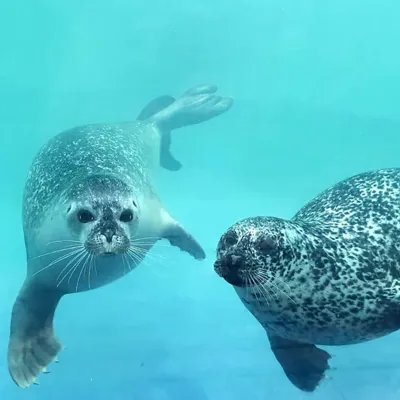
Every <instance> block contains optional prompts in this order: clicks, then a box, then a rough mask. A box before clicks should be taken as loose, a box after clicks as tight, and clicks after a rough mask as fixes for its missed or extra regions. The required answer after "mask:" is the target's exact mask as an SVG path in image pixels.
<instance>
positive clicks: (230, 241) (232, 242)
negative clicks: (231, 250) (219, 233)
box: [225, 232, 237, 247]
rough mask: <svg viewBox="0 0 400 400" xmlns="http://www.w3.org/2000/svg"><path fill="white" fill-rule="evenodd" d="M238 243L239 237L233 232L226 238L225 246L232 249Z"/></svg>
mask: <svg viewBox="0 0 400 400" xmlns="http://www.w3.org/2000/svg"><path fill="white" fill-rule="evenodd" d="M236 243H237V236H236V235H235V234H234V233H233V232H231V233H228V234H227V235H226V236H225V246H227V247H231V246H234V245H235V244H236Z"/></svg>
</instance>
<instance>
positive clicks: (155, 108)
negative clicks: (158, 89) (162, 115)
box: [136, 96, 182, 171]
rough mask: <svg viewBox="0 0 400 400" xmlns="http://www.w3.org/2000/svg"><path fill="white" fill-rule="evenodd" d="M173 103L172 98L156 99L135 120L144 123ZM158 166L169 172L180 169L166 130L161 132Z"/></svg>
mask: <svg viewBox="0 0 400 400" xmlns="http://www.w3.org/2000/svg"><path fill="white" fill-rule="evenodd" d="M174 101H175V99H174V98H173V97H172V96H160V97H157V98H156V99H154V100H152V101H150V103H149V104H147V106H146V107H145V108H144V109H143V110H142V111H141V112H140V114H139V115H138V117H137V118H136V119H137V120H138V121H144V120H146V119H148V118H150V117H152V116H153V115H155V114H157V113H158V112H160V111H161V110H163V109H164V108H167V107H168V106H170V105H171V104H172V103H173V102H174ZM160 164H161V166H162V167H163V168H165V169H168V170H170V171H178V170H179V169H181V167H182V164H181V163H180V162H179V161H178V160H176V159H175V158H174V156H173V155H172V154H171V131H170V130H168V129H163V130H161V146H160Z"/></svg>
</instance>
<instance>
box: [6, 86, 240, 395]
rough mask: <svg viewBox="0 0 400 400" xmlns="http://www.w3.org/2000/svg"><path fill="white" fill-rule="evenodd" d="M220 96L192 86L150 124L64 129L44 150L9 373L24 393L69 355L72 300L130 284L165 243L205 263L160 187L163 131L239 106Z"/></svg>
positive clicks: (26, 209)
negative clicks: (63, 317)
mask: <svg viewBox="0 0 400 400" xmlns="http://www.w3.org/2000/svg"><path fill="white" fill-rule="evenodd" d="M216 91H217V88H216V87H215V86H210V85H201V86H197V87H195V88H192V89H189V90H188V91H187V92H185V93H184V94H183V95H182V96H180V97H179V98H178V99H177V100H174V101H173V102H172V104H170V105H169V106H167V107H166V108H162V107H161V105H160V104H159V106H158V107H157V110H154V112H156V111H159V112H156V114H154V113H153V114H152V115H151V116H150V115H149V114H150V113H149V109H147V119H145V120H144V121H136V122H132V123H131V122H127V123H118V124H92V125H86V126H81V127H77V128H74V129H70V130H67V131H64V132H61V133H59V134H58V135H56V136H55V137H54V138H52V139H51V140H50V141H49V142H48V143H46V144H45V145H44V147H43V148H42V149H41V150H40V151H39V153H38V155H37V156H36V158H35V159H34V161H33V164H32V166H31V169H30V171H29V174H28V177H27V181H26V186H25V191H24V199H23V228H24V235H25V245H26V255H27V273H26V279H25V282H24V284H23V285H22V287H21V290H20V292H19V294H18V296H17V298H16V300H15V303H14V306H13V311H12V317H11V327H10V340H9V345H8V369H9V372H10V375H11V377H12V379H13V380H14V382H15V383H16V384H17V385H18V386H19V387H21V388H26V387H28V386H30V385H31V384H32V383H33V382H35V380H36V379H37V377H38V375H39V374H40V373H41V372H43V371H44V370H45V369H46V367H47V366H48V364H49V363H51V362H52V361H53V360H54V359H55V358H56V356H57V354H58V352H59V351H60V350H61V348H62V345H61V343H60V341H59V340H58V338H57V337H56V336H55V334H54V329H53V317H54V314H55V311H56V307H57V305H58V302H59V301H60V299H61V298H62V297H63V296H64V295H66V294H68V293H75V292H79V291H86V290H93V289H95V288H98V287H101V286H104V285H106V284H109V283H111V282H113V281H115V280H116V279H119V278H121V277H122V276H124V275H126V274H127V273H129V272H130V271H131V270H132V269H134V268H135V267H136V266H138V265H139V264H140V263H141V262H142V261H143V259H144V257H145V256H146V255H147V253H148V251H149V250H150V249H151V248H152V246H153V245H154V244H155V243H156V242H157V241H158V240H162V239H165V240H168V241H169V242H170V244H171V245H173V246H177V247H179V248H180V249H181V250H182V251H185V252H187V253H189V254H190V255H191V256H193V257H194V258H196V259H197V260H203V259H204V258H205V252H204V250H203V249H202V247H201V246H200V244H199V243H198V242H197V241H196V240H195V238H194V237H193V236H192V235H191V234H190V233H189V232H188V231H186V230H185V229H184V228H183V227H182V226H181V225H180V224H179V223H178V221H176V220H175V219H174V218H173V217H172V216H171V215H170V214H169V213H168V211H167V210H166V209H165V208H164V207H163V205H162V202H161V200H160V199H159V198H158V196H157V195H156V193H155V189H154V188H153V185H152V183H153V182H152V180H153V177H154V172H155V169H157V167H158V166H159V163H160V162H162V161H164V162H167V166H166V167H167V168H168V167H169V169H173V167H174V165H173V164H171V159H168V157H167V156H166V152H168V151H169V139H168V138H167V139H162V137H163V135H164V134H167V135H170V132H171V130H173V129H177V128H180V127H183V126H187V125H193V124H195V123H201V122H203V121H207V120H209V119H211V118H214V117H216V116H218V115H220V114H222V113H224V112H225V111H227V110H228V109H229V108H230V107H231V106H232V103H233V100H232V99H231V98H227V97H221V96H219V95H216V94H215V93H216ZM164 129H165V131H164ZM163 141H164V142H165V143H164V145H163V147H162V146H161V142H163ZM168 162H169V163H168ZM164 164H165V163H164Z"/></svg>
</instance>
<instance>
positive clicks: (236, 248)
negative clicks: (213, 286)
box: [215, 169, 400, 391]
mask: <svg viewBox="0 0 400 400" xmlns="http://www.w3.org/2000/svg"><path fill="white" fill-rule="evenodd" d="M215 271H216V272H217V273H218V274H219V275H220V276H221V277H223V278H224V279H225V280H226V281H227V282H228V283H230V284H231V285H233V286H234V288H235V290H236V292H237V294H238V295H239V297H240V299H241V300H242V302H243V303H244V305H245V306H246V307H247V308H248V310H249V311H250V312H251V313H252V314H253V315H254V316H255V318H256V319H257V320H258V321H259V322H260V324H261V325H262V326H263V327H264V328H265V330H266V333H267V336H268V339H269V342H270V345H271V348H272V351H273V353H274V354H275V357H276V359H277V360H278V362H279V363H280V364H281V366H282V368H283V370H284V372H285V373H286V375H287V377H288V378H289V379H290V381H291V382H292V383H293V384H294V385H296V386H297V387H298V388H300V389H302V390H304V391H314V390H315V389H316V387H317V386H318V384H319V383H320V381H321V380H322V379H323V377H324V375H325V372H326V370H327V369H328V368H329V364H328V360H329V358H330V355H329V354H328V353H327V352H326V351H324V350H322V349H320V348H318V347H316V346H315V345H348V344H354V343H360V342H363V341H367V340H371V339H375V338H378V337H381V336H384V335H387V334H389V333H391V332H393V331H395V330H397V329H399V328H400V281H399V279H400V169H384V170H378V171H374V172H368V173H363V174H360V175H357V176H354V177H352V178H349V179H347V180H344V181H342V182H340V183H338V184H336V185H334V186H333V187H331V188H329V189H328V190H326V191H324V192H323V193H322V194H320V195H319V196H318V197H316V198H315V199H314V200H312V201H311V202H309V203H308V204H307V205H305V206H304V207H303V208H302V209H301V210H300V211H299V212H298V213H297V214H296V215H295V216H294V217H293V218H292V219H291V220H290V221H287V220H283V219H279V218H274V217H255V218H247V219H244V220H243V221H240V222H238V223H236V224H234V225H233V226H232V227H230V228H229V229H228V230H227V231H226V233H224V235H223V236H222V237H221V239H220V241H219V244H218V249H217V260H216V262H215Z"/></svg>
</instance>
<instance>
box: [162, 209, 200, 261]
mask: <svg viewBox="0 0 400 400" xmlns="http://www.w3.org/2000/svg"><path fill="white" fill-rule="evenodd" d="M162 219H163V222H162V223H163V229H162V232H161V237H162V238H163V239H167V240H168V241H169V242H170V243H171V244H172V246H176V247H179V248H180V249H181V250H182V251H186V252H187V253H189V254H190V255H191V256H193V257H194V258H195V259H196V260H204V259H205V258H206V253H205V251H204V250H203V248H202V247H201V245H200V244H199V243H198V242H197V240H196V239H195V238H194V237H193V236H192V235H191V234H190V233H189V232H188V231H187V230H186V229H185V228H184V227H183V226H182V225H181V224H179V223H178V222H177V221H176V220H175V219H173V218H172V217H171V216H170V215H169V214H168V213H167V212H166V211H165V210H163V211H162Z"/></svg>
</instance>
